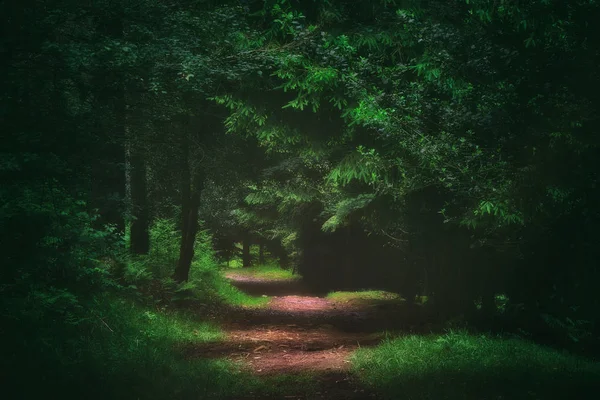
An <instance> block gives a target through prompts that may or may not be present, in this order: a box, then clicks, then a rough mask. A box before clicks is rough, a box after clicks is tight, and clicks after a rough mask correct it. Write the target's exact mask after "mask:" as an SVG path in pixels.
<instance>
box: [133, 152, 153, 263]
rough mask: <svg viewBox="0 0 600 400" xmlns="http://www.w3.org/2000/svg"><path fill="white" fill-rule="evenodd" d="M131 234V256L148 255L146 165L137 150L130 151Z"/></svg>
mask: <svg viewBox="0 0 600 400" xmlns="http://www.w3.org/2000/svg"><path fill="white" fill-rule="evenodd" d="M129 162H130V185H131V186H130V187H131V214H132V222H131V233H130V236H129V240H130V242H129V244H130V245H129V249H130V251H131V253H133V254H148V251H149V250H150V236H149V232H148V224H149V216H148V199H147V193H146V163H145V160H144V156H143V155H142V153H141V151H140V150H139V149H135V148H133V149H132V150H131V151H130V158H129Z"/></svg>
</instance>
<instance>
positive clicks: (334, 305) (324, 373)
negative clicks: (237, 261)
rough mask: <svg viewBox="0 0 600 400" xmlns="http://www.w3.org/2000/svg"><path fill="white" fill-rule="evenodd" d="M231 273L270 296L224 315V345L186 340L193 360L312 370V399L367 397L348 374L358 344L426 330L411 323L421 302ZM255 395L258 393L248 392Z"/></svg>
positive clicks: (248, 289) (257, 370)
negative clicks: (337, 295)
mask: <svg viewBox="0 0 600 400" xmlns="http://www.w3.org/2000/svg"><path fill="white" fill-rule="evenodd" d="M226 277H227V278H228V279H229V280H230V281H231V283H232V284H233V285H234V286H236V287H237V288H238V289H240V290H242V291H244V292H245V293H247V294H249V295H253V296H263V295H266V296H272V298H271V300H270V302H269V303H268V304H267V305H266V306H265V307H260V308H244V307H237V308H236V307H231V308H228V309H225V310H222V312H221V314H220V316H219V318H218V319H219V320H220V322H221V323H222V324H223V326H224V328H225V330H226V332H227V338H226V340H225V341H223V342H219V343H205V344H201V345H198V344H195V345H189V346H186V348H185V349H184V352H185V354H186V355H187V356H188V357H190V358H196V357H206V358H223V357H225V358H228V359H230V360H233V361H239V362H241V363H242V365H244V366H246V367H247V368H249V369H250V370H251V371H252V372H253V373H254V374H256V375H270V376H278V375H282V374H288V375H293V374H298V373H310V374H312V376H314V379H315V382H316V383H318V386H319V388H321V389H319V390H320V391H317V392H315V394H314V396H313V397H306V395H303V396H295V395H294V394H293V393H290V395H289V396H286V398H298V399H299V398H302V399H307V398H314V399H369V398H371V399H372V398H374V397H376V396H375V394H374V393H368V392H365V391H364V389H363V388H361V387H360V385H359V384H358V383H357V382H356V378H355V377H354V375H353V374H351V372H350V360H349V357H350V356H351V354H352V353H353V352H354V351H355V350H356V349H358V348H359V347H365V346H375V345H377V344H378V343H380V342H381V341H382V340H383V339H384V337H385V335H384V334H383V333H382V331H385V330H408V329H411V330H412V331H415V327H416V328H417V330H423V331H425V330H426V329H427V327H426V326H420V327H418V326H416V325H415V324H413V326H411V325H410V323H409V321H413V320H414V321H416V320H417V319H416V318H415V317H416V316H417V315H418V314H419V310H418V309H417V308H418V307H417V308H410V307H407V306H406V305H405V304H399V303H398V302H397V301H396V302H387V303H386V302H385V301H383V302H382V301H373V302H369V301H366V302H362V303H361V304H352V303H348V302H346V303H344V302H339V301H332V300H330V299H327V298H325V297H324V296H325V293H316V292H314V291H313V290H311V289H310V288H309V287H307V286H306V285H305V284H304V282H302V280H300V279H290V280H269V279H264V278H260V277H256V276H252V275H249V274H247V273H235V272H230V273H227V274H226ZM248 398H253V397H251V396H250V397H248Z"/></svg>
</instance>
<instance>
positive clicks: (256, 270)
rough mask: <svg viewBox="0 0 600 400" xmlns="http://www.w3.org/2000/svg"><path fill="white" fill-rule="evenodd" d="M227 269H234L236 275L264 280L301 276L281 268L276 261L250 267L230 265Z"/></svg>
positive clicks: (290, 278)
mask: <svg viewBox="0 0 600 400" xmlns="http://www.w3.org/2000/svg"><path fill="white" fill-rule="evenodd" d="M228 270H230V271H234V272H235V273H236V274H238V275H244V276H250V277H253V278H258V279H265V280H296V279H301V278H302V277H301V276H300V275H294V274H292V271H291V270H288V269H281V267H280V266H279V265H278V264H276V263H269V264H263V265H256V266H252V267H250V268H241V267H233V268H232V267H230V268H229V269H228Z"/></svg>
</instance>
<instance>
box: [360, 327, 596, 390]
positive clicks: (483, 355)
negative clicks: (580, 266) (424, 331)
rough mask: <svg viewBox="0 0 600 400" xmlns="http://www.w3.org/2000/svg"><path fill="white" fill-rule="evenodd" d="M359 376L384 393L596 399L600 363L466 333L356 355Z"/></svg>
mask: <svg viewBox="0 0 600 400" xmlns="http://www.w3.org/2000/svg"><path fill="white" fill-rule="evenodd" d="M352 363H353V364H352V366H353V370H354V371H355V372H356V373H357V374H358V375H359V377H360V378H361V380H362V381H363V382H364V383H365V384H366V385H369V386H371V387H373V388H376V389H378V390H380V391H381V392H382V393H383V394H384V395H385V396H386V398H390V399H392V398H394V399H396V398H406V399H414V400H417V399H452V400H455V399H473V400H474V399H478V400H479V399H540V400H541V399H565V398H579V399H592V398H597V395H598V390H599V389H600V364H598V363H593V362H591V361H588V360H585V359H581V358H578V357H576V356H573V355H569V354H566V353H561V352H558V351H556V350H552V349H549V348H546V347H543V346H540V345H536V344H533V343H530V342H527V341H524V340H521V339H502V338H494V337H488V336H484V335H481V336H475V335H470V334H467V333H465V332H458V333H456V332H453V333H448V334H445V335H430V336H405V337H400V338H396V339H392V340H387V341H386V342H384V343H383V344H381V345H380V346H378V347H376V348H370V349H367V348H363V349H360V350H359V351H357V352H356V353H355V354H354V356H353V358H352Z"/></svg>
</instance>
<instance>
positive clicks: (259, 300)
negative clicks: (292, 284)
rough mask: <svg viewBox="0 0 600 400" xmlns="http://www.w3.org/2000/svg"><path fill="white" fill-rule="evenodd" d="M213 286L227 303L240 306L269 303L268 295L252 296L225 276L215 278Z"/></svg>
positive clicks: (259, 305) (261, 305)
mask: <svg viewBox="0 0 600 400" xmlns="http://www.w3.org/2000/svg"><path fill="white" fill-rule="evenodd" d="M213 287H214V288H215V290H216V291H217V293H218V296H219V298H220V300H221V301H223V302H224V303H225V304H229V305H233V306H238V307H263V306H265V305H267V304H268V303H269V300H270V298H268V297H256V296H250V295H249V294H246V293H244V292H242V291H241V290H239V289H238V288H236V287H235V286H233V285H231V283H229V281H228V280H227V279H225V278H223V277H219V278H218V279H215V281H214V283H213Z"/></svg>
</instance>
